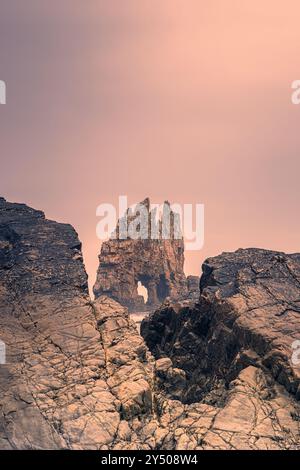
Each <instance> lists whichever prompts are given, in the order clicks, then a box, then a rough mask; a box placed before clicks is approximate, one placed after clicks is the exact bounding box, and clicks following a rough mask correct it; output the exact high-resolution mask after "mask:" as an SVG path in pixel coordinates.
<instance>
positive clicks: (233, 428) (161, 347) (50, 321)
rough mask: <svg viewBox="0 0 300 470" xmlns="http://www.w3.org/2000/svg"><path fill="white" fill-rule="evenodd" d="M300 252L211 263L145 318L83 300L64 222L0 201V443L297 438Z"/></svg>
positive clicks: (295, 442)
mask: <svg viewBox="0 0 300 470" xmlns="http://www.w3.org/2000/svg"><path fill="white" fill-rule="evenodd" d="M299 266H300V255H291V256H287V255H283V254H278V253H272V252H267V251H263V250H247V251H238V252H237V253H233V254H224V255H221V256H219V257H217V258H213V259H211V260H208V261H207V262H206V263H205V264H204V274H203V276H202V279H201V295H200V300H199V302H198V303H196V304H195V303H193V302H192V301H190V302H188V301H185V303H184V305H181V306H180V305H179V304H176V305H175V304H173V303H171V302H169V303H168V304H167V305H164V307H163V308H162V309H160V310H159V311H157V312H156V313H154V314H153V315H152V316H151V317H150V319H149V320H148V321H147V322H144V325H143V334H144V336H145V338H146V342H147V344H148V345H149V349H151V351H152V353H151V352H150V350H149V349H148V347H147V346H146V344H145V342H144V340H143V338H142V337H141V336H140V335H139V334H138V332H137V330H136V327H135V324H134V323H133V322H132V321H131V320H130V318H129V314H128V311H127V309H126V308H124V307H122V306H121V305H120V304H118V303H117V302H116V301H114V300H113V299H111V298H109V297H105V296H100V297H99V298H97V299H96V301H95V302H91V300H90V298H89V296H88V289H87V276H86V273H85V270H84V266H83V262H82V256H81V245H80V242H79V241H78V237H77V234H76V232H75V231H74V230H73V228H72V227H71V226H69V225H65V224H58V223H56V222H53V221H50V220H47V219H45V217H44V214H43V213H42V212H39V211H35V210H33V209H31V208H29V207H27V206H25V205H21V204H12V203H8V202H6V201H5V200H4V199H0V340H1V341H3V342H4V343H5V345H6V361H5V364H2V363H0V448H1V449H110V450H114V449H165V450H168V449H300V439H299V423H300V411H299V402H298V401H297V399H298V398H299V371H298V369H297V367H296V366H294V365H293V364H292V363H291V361H290V353H291V351H290V342H291V341H292V340H294V339H299V335H300V329H299V312H298V305H299V298H300V296H299V277H300V275H299Z"/></svg>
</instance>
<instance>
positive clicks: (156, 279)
mask: <svg viewBox="0 0 300 470" xmlns="http://www.w3.org/2000/svg"><path fill="white" fill-rule="evenodd" d="M141 204H142V205H143V206H144V207H145V208H146V209H147V219H148V234H147V239H137V240H133V239H132V238H129V237H128V238H127V239H125V240H123V239H120V238H119V225H120V221H119V223H118V226H117V229H116V232H115V233H116V237H117V238H116V239H110V240H108V241H106V242H104V243H103V244H102V247H101V252H100V255H99V269H98V274H97V280H96V284H95V287H94V293H95V296H96V297H99V296H100V295H107V296H108V297H111V298H113V299H114V300H116V301H117V302H119V303H120V304H121V305H124V306H126V307H128V309H129V310H130V311H132V312H133V311H139V312H141V311H143V310H148V309H149V308H153V307H158V306H159V305H160V304H161V303H162V302H163V301H164V300H165V299H166V298H167V297H170V298H171V299H173V300H178V299H182V298H184V297H187V295H188V289H187V279H186V277H185V274H184V271H183V264H184V244H183V239H182V238H180V239H176V238H174V226H175V227H176V226H178V225H176V224H178V223H179V222H178V220H177V222H176V215H174V213H173V212H172V211H171V217H170V218H171V224H170V225H171V226H170V238H169V239H163V238H162V228H161V224H160V222H159V221H157V222H156V217H155V214H154V211H150V201H149V199H145V201H143V202H142V203H141ZM165 207H169V203H165ZM127 214H128V216H129V217H128V219H129V223H130V221H131V220H134V219H135V216H134V215H132V216H130V212H127ZM153 225H157V228H155V229H153V230H152V233H156V232H155V230H158V233H159V236H160V239H157V240H153V239H151V237H150V234H151V229H152V228H153ZM142 233H143V232H141V234H142ZM175 233H176V232H175ZM141 236H142V235H141ZM138 282H141V284H142V285H143V286H144V287H146V288H147V290H148V301H147V304H145V303H144V299H143V297H142V296H141V295H139V294H138V290H137V287H138Z"/></svg>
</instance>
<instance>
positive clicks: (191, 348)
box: [141, 249, 300, 449]
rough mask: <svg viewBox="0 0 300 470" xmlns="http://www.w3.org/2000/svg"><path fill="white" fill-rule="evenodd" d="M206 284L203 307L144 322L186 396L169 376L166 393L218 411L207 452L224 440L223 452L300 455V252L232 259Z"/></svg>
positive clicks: (169, 311) (219, 261)
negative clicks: (299, 343)
mask: <svg viewBox="0 0 300 470" xmlns="http://www.w3.org/2000/svg"><path fill="white" fill-rule="evenodd" d="M200 284H201V295H200V300H199V303H197V304H196V305H193V304H190V305H183V306H181V305H175V304H171V303H169V304H167V305H165V306H164V307H163V308H162V309H160V310H158V311H156V312H155V313H154V314H153V315H150V317H149V318H147V319H145V320H144V321H143V322H142V325H141V333H142V335H143V336H144V338H145V340H146V343H147V345H148V346H149V348H150V350H151V351H152V353H153V354H154V356H155V357H156V359H158V361H166V360H167V361H170V362H171V363H172V367H175V368H176V370H177V371H181V376H182V377H183V380H181V384H180V387H179V389H178V388H176V387H174V377H173V374H172V373H171V374H169V373H168V372H165V373H164V374H163V375H162V380H161V384H160V387H161V389H162V390H164V391H165V392H166V391H167V393H168V396H169V397H170V398H176V399H178V398H180V400H181V401H182V402H184V403H201V406H204V405H205V406H208V407H214V408H213V409H214V411H212V410H211V412H212V413H215V414H214V418H213V425H212V428H210V430H209V432H208V434H207V435H206V436H204V442H205V443H206V445H207V444H208V442H210V443H211V444H212V441H210V438H211V437H212V436H214V438H215V439H216V440H215V441H214V442H215V444H216V446H217V447H218V446H220V447H221V448H230V447H231V446H232V447H238V448H241V447H242V448H243V447H244V446H245V447H247V448H248V447H250V448H265V447H267V448H285V447H290V446H292V447H295V448H298V449H299V448H300V436H299V403H297V401H296V400H297V399H298V400H299V399H300V386H299V384H300V368H299V366H297V365H296V364H293V363H292V362H291V358H292V344H293V342H294V341H295V340H297V339H299V338H300V308H299V307H300V255H298V254H295V255H285V254H283V253H276V252H270V251H266V250H257V249H249V250H238V251H237V252H236V253H225V254H223V255H221V256H218V257H216V258H211V259H208V260H207V261H206V262H205V263H204V265H203V276H202V278H201V283H200ZM164 357H165V358H168V359H161V358H164ZM184 376H185V380H184ZM174 394H175V395H174ZM212 431H213V435H212ZM207 436H209V440H208V439H207ZM213 447H214V446H213Z"/></svg>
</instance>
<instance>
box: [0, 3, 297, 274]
mask: <svg viewBox="0 0 300 470" xmlns="http://www.w3.org/2000/svg"><path fill="white" fill-rule="evenodd" d="M299 18H300V4H299V2H298V1H296V0H294V1H289V0H287V1H285V2H282V1H274V0H272V1H271V0H267V1H261V0H260V1H259V0H251V1H250V0H245V1H243V0H236V1H233V0H210V1H200V0H151V1H150V0H114V1H108V0H105V1H104V0H103V1H102V0H89V1H88V2H83V1H82V0H81V1H79V0H60V1H59V2H50V1H48V2H46V1H40V0H26V2H20V1H17V0H1V9H0V79H2V80H5V81H6V84H7V105H6V106H1V107H0V132H1V135H0V138H1V140H0V142H1V174H0V188H1V190H0V193H1V195H3V196H4V197H6V198H7V199H8V200H12V201H18V202H26V203H27V204H29V205H31V206H33V207H36V208H40V209H43V210H44V211H45V213H46V216H47V217H49V218H53V219H56V220H58V221H63V222H70V223H71V224H72V225H74V226H75V228H76V229H77V231H78V233H79V236H80V239H81V240H82V242H83V248H84V256H85V262H86V266H87V269H88V272H89V275H90V277H91V282H93V279H94V277H95V272H96V268H97V265H98V260H97V253H98V251H99V246H100V242H99V240H98V239H97V238H96V223H97V219H96V215H95V213H96V207H97V206H98V204H100V203H102V202H112V203H116V202H117V199H118V196H119V195H122V194H126V195H128V197H129V201H130V203H133V202H138V201H140V200H142V199H144V198H145V197H146V196H150V198H151V199H152V201H153V202H156V203H159V202H163V200H165V199H168V200H170V201H171V202H178V203H196V202H199V203H204V204H205V209H206V218H205V222H206V230H205V245H204V249H203V250H202V251H201V252H190V253H187V254H186V271H187V273H193V274H197V273H199V272H200V264H201V263H202V261H203V260H204V258H205V257H207V256H213V255H216V254H218V253H220V252H221V251H224V250H235V249H237V248H239V247H248V246H259V247H265V248H270V249H277V250H283V251H287V252H294V251H299V228H300V218H299V199H300V196H299V173H300V172H299V170H300V163H299V162H300V160H299V150H300V132H299V128H300V127H299V126H300V106H295V105H292V104H291V83H292V82H293V81H294V80H296V79H300V28H299Z"/></svg>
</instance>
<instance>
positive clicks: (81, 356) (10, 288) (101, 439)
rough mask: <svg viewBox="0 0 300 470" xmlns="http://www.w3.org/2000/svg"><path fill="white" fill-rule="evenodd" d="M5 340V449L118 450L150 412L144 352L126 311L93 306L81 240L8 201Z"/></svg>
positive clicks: (3, 228)
mask: <svg viewBox="0 0 300 470" xmlns="http://www.w3.org/2000/svg"><path fill="white" fill-rule="evenodd" d="M0 332H1V333H0V339H1V340H2V341H3V342H4V343H5V345H6V363H5V364H1V365H0V413H1V414H0V448H1V449H31V448H34V449H55V448H59V449H61V448H72V449H99V448H103V446H104V447H105V446H113V445H114V442H115V441H116V440H117V438H116V436H117V434H118V432H119V428H120V429H123V432H124V428H125V427H126V425H127V421H126V419H128V420H129V419H131V420H132V419H133V418H134V417H135V416H139V415H141V416H143V415H144V414H146V413H150V412H151V407H152V388H151V386H150V384H151V381H152V372H151V368H152V366H151V361H149V363H148V360H147V354H149V353H147V348H146V347H145V344H144V342H143V340H142V338H141V337H140V336H139V335H138V334H137V332H136V329H135V325H134V324H133V323H131V321H130V320H129V317H128V314H127V312H124V309H122V307H120V306H119V305H118V304H115V303H114V302H113V301H112V300H111V299H105V298H100V299H98V300H97V302H95V303H94V304H92V303H91V302H90V299H89V296H88V289H87V276H86V273H85V270H84V266H83V262H82V256H81V245H80V242H79V241H78V237H77V234H76V232H75V231H74V230H73V228H72V227H71V226H69V225H64V224H58V223H56V222H52V221H49V220H46V219H45V217H44V214H43V213H42V212H39V211H35V210H33V209H30V208H29V207H27V206H24V205H20V204H10V203H7V202H6V201H5V200H4V199H1V200H0ZM118 338H119V339H118ZM124 419H125V421H124ZM129 429H130V428H129Z"/></svg>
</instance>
